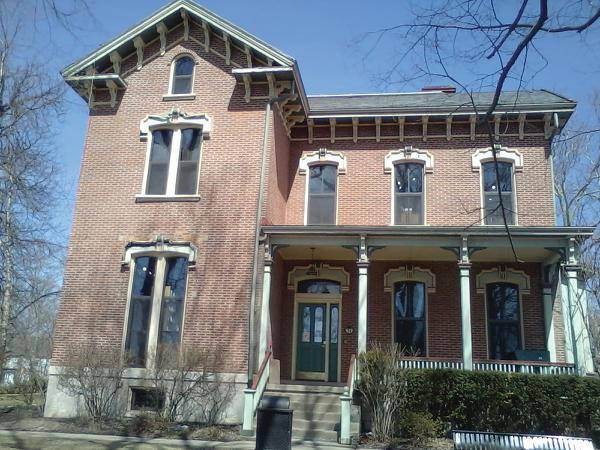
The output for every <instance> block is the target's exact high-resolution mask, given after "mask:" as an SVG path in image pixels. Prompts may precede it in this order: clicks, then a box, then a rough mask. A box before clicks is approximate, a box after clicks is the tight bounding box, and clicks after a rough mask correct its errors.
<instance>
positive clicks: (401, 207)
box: [394, 163, 423, 225]
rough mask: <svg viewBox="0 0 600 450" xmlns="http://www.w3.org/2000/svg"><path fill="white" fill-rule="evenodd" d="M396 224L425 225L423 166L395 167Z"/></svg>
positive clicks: (403, 164) (404, 164) (412, 164)
mask: <svg viewBox="0 0 600 450" xmlns="http://www.w3.org/2000/svg"><path fill="white" fill-rule="evenodd" d="M394 224H395V225H422V224H423V165H422V164H418V163H398V164H395V166H394Z"/></svg>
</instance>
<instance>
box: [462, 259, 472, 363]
mask: <svg viewBox="0 0 600 450" xmlns="http://www.w3.org/2000/svg"><path fill="white" fill-rule="evenodd" d="M458 270H459V278H460V312H461V328H462V353H463V368H464V369H465V370H473V343H472V338H471V264H470V263H468V262H460V263H459V264H458Z"/></svg>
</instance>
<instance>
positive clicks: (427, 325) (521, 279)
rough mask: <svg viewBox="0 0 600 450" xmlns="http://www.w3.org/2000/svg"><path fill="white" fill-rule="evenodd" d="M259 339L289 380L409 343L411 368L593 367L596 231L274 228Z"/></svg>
mask: <svg viewBox="0 0 600 450" xmlns="http://www.w3.org/2000/svg"><path fill="white" fill-rule="evenodd" d="M263 232H264V233H265V241H264V245H265V255H266V256H265V266H264V272H263V292H262V305H261V316H260V325H259V330H260V337H259V342H258V355H259V358H258V359H259V361H260V360H261V355H264V354H265V352H266V351H268V350H269V351H271V352H272V357H273V359H274V360H277V361H279V366H280V376H281V379H289V380H318V381H323V382H332V383H335V382H337V383H340V382H344V381H345V380H344V374H345V373H347V371H348V369H349V365H350V359H351V356H352V355H354V354H358V353H360V352H363V351H365V350H366V349H367V348H368V347H369V345H371V344H373V343H380V344H384V345H385V344H392V343H397V344H398V345H400V346H401V347H402V348H403V349H405V350H406V355H407V356H406V358H405V359H404V364H405V365H406V367H428V368H436V367H449V368H456V369H465V370H498V371H504V372H524V373H540V374H544V373H574V372H577V373H579V374H585V373H587V372H591V371H592V370H593V368H592V365H591V359H590V357H591V355H590V349H589V341H588V338H587V331H586V330H585V327H584V321H585V318H584V317H583V315H584V314H585V311H584V310H583V309H582V305H583V304H584V299H583V295H584V293H583V291H582V290H581V289H580V287H579V286H578V270H579V267H578V266H577V261H576V257H575V248H574V247H575V239H574V237H575V236H581V235H582V234H586V233H588V234H589V230H587V229H582V230H579V229H572V228H569V229H565V228H548V227H544V228H514V229H513V231H512V234H513V236H512V237H513V243H514V245H515V251H516V252H517V255H518V257H519V259H520V261H519V262H518V263H515V262H514V260H515V257H514V254H513V251H512V250H511V248H510V243H509V241H508V239H507V238H506V235H505V232H504V230H503V229H502V228H501V227H473V228H471V229H469V230H465V229H462V228H461V229H452V228H448V227H444V228H430V227H427V228H424V227H381V228H377V229H373V228H371V229H353V228H351V227H263Z"/></svg>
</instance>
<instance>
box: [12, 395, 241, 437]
mask: <svg viewBox="0 0 600 450" xmlns="http://www.w3.org/2000/svg"><path fill="white" fill-rule="evenodd" d="M0 429H2V430H13V431H50V432H60V433H86V434H103V435H117V436H136V437H144V438H171V439H178V438H184V439H201V440H206V441H227V442H230V441H236V440H239V439H240V427H239V426H238V425H218V426H206V425H203V424H199V423H177V424H173V423H165V422H164V421H161V420H157V419H156V418H154V417H152V416H144V417H135V418H127V419H121V420H106V421H102V422H92V421H91V420H87V419H82V418H78V419H51V418H45V417H43V416H42V414H41V408H40V407H39V405H33V406H27V405H25V404H24V403H23V401H22V397H21V396H19V395H18V394H4V395H0Z"/></svg>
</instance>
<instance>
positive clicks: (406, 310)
mask: <svg viewBox="0 0 600 450" xmlns="http://www.w3.org/2000/svg"><path fill="white" fill-rule="evenodd" d="M393 300H394V342H395V343H396V344H398V345H400V347H401V348H402V350H405V351H407V352H410V353H411V354H418V355H419V356H426V355H427V348H426V339H425V336H426V330H425V328H426V327H425V321H426V317H425V315H426V306H425V301H426V296H425V284H424V283H421V282H418V281H399V282H397V283H394V297H393Z"/></svg>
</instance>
